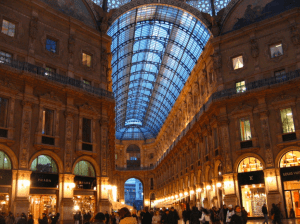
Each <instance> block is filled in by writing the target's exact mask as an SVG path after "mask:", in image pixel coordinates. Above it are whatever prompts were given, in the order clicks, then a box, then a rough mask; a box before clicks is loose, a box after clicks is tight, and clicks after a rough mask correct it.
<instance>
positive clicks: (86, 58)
mask: <svg viewBox="0 0 300 224" xmlns="http://www.w3.org/2000/svg"><path fill="white" fill-rule="evenodd" d="M82 64H83V65H85V66H87V67H91V65H92V56H91V55H89V54H86V53H82Z"/></svg>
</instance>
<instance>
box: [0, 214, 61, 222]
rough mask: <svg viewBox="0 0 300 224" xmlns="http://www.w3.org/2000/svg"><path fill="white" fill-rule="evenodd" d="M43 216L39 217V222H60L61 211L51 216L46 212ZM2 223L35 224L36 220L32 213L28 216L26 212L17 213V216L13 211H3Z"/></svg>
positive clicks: (1, 215) (0, 220) (0, 216)
mask: <svg viewBox="0 0 300 224" xmlns="http://www.w3.org/2000/svg"><path fill="white" fill-rule="evenodd" d="M42 216H43V217H42V218H41V219H38V222H39V224H50V223H51V224H57V223H58V219H59V213H57V214H56V215H52V214H50V215H49V216H47V214H46V213H43V214H42ZM0 224H34V221H33V216H32V215H28V217H27V216H26V215H25V213H21V214H19V213H17V214H16V216H14V215H13V213H12V212H8V213H7V214H6V213H5V212H2V213H1V214H0Z"/></svg>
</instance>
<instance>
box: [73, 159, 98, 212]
mask: <svg viewBox="0 0 300 224" xmlns="http://www.w3.org/2000/svg"><path fill="white" fill-rule="evenodd" d="M74 174H75V177H74V182H75V188H74V198H73V202H74V210H75V211H76V212H81V214H85V213H90V214H91V216H93V215H94V212H95V209H96V203H95V199H96V198H97V182H96V175H95V169H94V167H93V166H92V164H91V163H90V162H88V161H84V160H82V161H79V162H78V163H77V164H76V166H75V169H74Z"/></svg>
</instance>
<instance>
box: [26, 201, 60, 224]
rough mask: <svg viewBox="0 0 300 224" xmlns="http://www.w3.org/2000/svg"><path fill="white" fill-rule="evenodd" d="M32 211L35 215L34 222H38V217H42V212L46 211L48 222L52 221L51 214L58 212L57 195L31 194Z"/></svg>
mask: <svg viewBox="0 0 300 224" xmlns="http://www.w3.org/2000/svg"><path fill="white" fill-rule="evenodd" d="M30 202H31V203H30V213H31V214H32V215H33V219H34V224H38V223H39V222H38V219H39V218H40V219H41V218H42V217H43V216H42V214H43V213H46V214H47V217H48V223H51V222H50V214H52V215H54V214H56V203H57V202H56V195H31V196H30Z"/></svg>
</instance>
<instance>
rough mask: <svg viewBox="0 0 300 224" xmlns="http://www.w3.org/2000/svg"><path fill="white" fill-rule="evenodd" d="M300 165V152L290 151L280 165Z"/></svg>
mask: <svg viewBox="0 0 300 224" xmlns="http://www.w3.org/2000/svg"><path fill="white" fill-rule="evenodd" d="M292 166H300V152H299V151H289V152H287V153H286V154H284V155H283V156H282V158H281V160H280V167H281V168H283V167H292Z"/></svg>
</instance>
